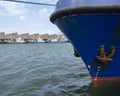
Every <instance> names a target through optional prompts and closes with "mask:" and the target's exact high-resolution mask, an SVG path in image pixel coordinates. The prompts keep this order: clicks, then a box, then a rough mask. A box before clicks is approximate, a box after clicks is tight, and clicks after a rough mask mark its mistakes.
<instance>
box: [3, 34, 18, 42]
mask: <svg viewBox="0 0 120 96" xmlns="http://www.w3.org/2000/svg"><path fill="white" fill-rule="evenodd" d="M5 37H6V40H7V41H8V42H16V38H17V37H18V33H17V32H15V33H11V34H6V36H5Z"/></svg>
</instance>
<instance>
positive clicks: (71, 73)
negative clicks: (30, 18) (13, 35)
mask: <svg viewBox="0 0 120 96" xmlns="http://www.w3.org/2000/svg"><path fill="white" fill-rule="evenodd" d="M90 82H91V81H90V76H89V74H88V71H87V70H86V68H85V65H84V64H83V61H82V60H81V59H80V58H75V57H74V55H73V47H72V46H71V44H69V43H66V44H20V45H17V44H16V45H0V96H93V95H91V94H92V93H91V83H90ZM94 96H97V95H94ZM100 96H102V95H100Z"/></svg>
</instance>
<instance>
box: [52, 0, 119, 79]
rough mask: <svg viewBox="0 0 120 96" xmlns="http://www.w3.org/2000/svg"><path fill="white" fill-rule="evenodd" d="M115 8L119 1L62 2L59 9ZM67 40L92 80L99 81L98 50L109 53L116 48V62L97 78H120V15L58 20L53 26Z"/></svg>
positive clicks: (68, 0)
mask: <svg viewBox="0 0 120 96" xmlns="http://www.w3.org/2000/svg"><path fill="white" fill-rule="evenodd" d="M111 4H112V5H114V4H117V5H118V4H120V0H59V1H58V2H57V6H56V11H57V10H59V9H65V8H72V7H76V8H77V7H79V6H84V5H111ZM54 23H55V24H56V25H57V27H58V28H59V29H60V30H61V31H62V32H63V33H64V34H65V35H66V36H67V38H68V39H69V40H70V41H71V43H72V45H73V46H74V47H75V48H76V49H77V51H78V53H79V54H80V56H81V57H82V59H83V61H84V62H85V65H86V67H87V68H88V70H89V73H90V75H91V76H92V77H96V73H97V71H98V68H97V67H95V66H94V63H93V62H94V58H95V57H96V54H97V51H98V48H99V47H100V46H101V45H104V46H105V52H107V53H108V51H109V49H110V47H111V46H116V52H115V54H114V56H113V61H112V62H109V63H107V65H106V66H102V67H101V68H100V70H99V74H98V76H97V77H120V58H119V57H120V14H104V13H103V14H101V13H100V14H81V15H78V14H73V15H70V16H64V17H60V18H57V19H56V20H55V22H54Z"/></svg>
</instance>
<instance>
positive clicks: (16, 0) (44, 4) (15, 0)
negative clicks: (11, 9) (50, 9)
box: [1, 0, 56, 6]
mask: <svg viewBox="0 0 120 96" xmlns="http://www.w3.org/2000/svg"><path fill="white" fill-rule="evenodd" d="M1 1H9V2H16V3H26V4H35V5H43V6H56V5H54V4H47V3H38V2H29V1H20V0H1Z"/></svg>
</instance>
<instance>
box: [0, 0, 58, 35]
mask: <svg viewBox="0 0 120 96" xmlns="http://www.w3.org/2000/svg"><path fill="white" fill-rule="evenodd" d="M22 1H23V0H22ZM24 1H30V2H39V3H48V4H56V2H57V1H58V0H24ZM54 9H55V7H54V6H52V7H51V6H40V5H31V4H21V3H15V2H8V1H1V0H0V32H5V33H6V34H9V33H14V32H18V34H23V33H30V34H35V33H39V34H59V33H60V30H59V29H58V28H57V27H56V26H55V25H54V24H52V23H51V22H50V20H49V17H50V15H51V14H52V13H53V12H54Z"/></svg>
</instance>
